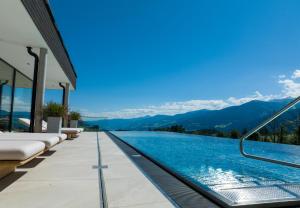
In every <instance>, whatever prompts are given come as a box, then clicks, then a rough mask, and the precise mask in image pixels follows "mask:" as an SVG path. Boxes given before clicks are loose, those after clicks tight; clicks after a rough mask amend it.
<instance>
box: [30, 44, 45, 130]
mask: <svg viewBox="0 0 300 208" xmlns="http://www.w3.org/2000/svg"><path fill="white" fill-rule="evenodd" d="M46 72H47V49H46V48H40V53H39V62H38V72H37V80H36V86H33V87H34V88H35V90H36V98H35V103H34V105H35V111H34V127H33V131H34V132H36V133H40V132H42V123H43V107H44V97H45V85H46Z"/></svg>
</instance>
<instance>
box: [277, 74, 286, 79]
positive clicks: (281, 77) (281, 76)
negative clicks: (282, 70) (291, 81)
mask: <svg viewBox="0 0 300 208" xmlns="http://www.w3.org/2000/svg"><path fill="white" fill-rule="evenodd" d="M278 78H279V79H284V78H286V76H285V75H284V74H281V75H279V76H278Z"/></svg>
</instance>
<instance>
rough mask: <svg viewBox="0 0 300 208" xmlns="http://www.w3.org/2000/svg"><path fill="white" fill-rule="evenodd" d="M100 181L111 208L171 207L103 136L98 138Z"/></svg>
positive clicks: (134, 166)
mask: <svg viewBox="0 0 300 208" xmlns="http://www.w3.org/2000/svg"><path fill="white" fill-rule="evenodd" d="M99 136H100V137H99V138H100V139H99V140H100V152H101V159H102V165H106V166H107V168H104V169H103V178H104V183H105V188H106V194H107V201H108V206H109V207H110V208H122V207H124V208H125V207H133V208H135V207H136V208H148V207H153V208H155V207H157V208H171V207H174V206H173V204H172V203H171V202H170V201H169V200H168V199H167V198H166V197H165V196H164V194H163V193H162V192H160V191H159V190H158V189H157V187H156V186H155V185H154V184H153V183H152V182H151V181H150V180H149V179H148V178H147V177H146V176H145V175H144V174H143V173H142V172H141V171H140V170H139V168H138V167H136V165H135V164H134V163H133V162H132V161H131V160H130V159H129V158H128V157H127V156H126V155H125V154H124V153H123V152H122V150H121V149H120V148H119V147H118V146H117V145H116V144H115V143H114V142H113V141H112V140H111V139H110V138H109V137H108V136H107V135H106V134H105V133H100V134H99Z"/></svg>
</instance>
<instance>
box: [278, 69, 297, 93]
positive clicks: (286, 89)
mask: <svg viewBox="0 0 300 208" xmlns="http://www.w3.org/2000/svg"><path fill="white" fill-rule="evenodd" d="M298 78H300V70H299V69H296V70H295V71H294V72H293V74H292V76H291V77H290V78H287V77H286V76H284V77H282V78H279V81H278V83H279V84H281V85H282V87H283V90H282V94H283V97H293V98H295V97H298V96H300V83H299V82H297V80H298Z"/></svg>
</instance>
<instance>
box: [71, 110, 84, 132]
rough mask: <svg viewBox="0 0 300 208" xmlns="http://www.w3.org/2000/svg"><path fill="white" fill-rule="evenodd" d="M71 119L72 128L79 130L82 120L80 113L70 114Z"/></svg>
mask: <svg viewBox="0 0 300 208" xmlns="http://www.w3.org/2000/svg"><path fill="white" fill-rule="evenodd" d="M69 118H70V127H71V128H77V126H78V121H79V120H80V119H81V115H80V113H79V112H75V111H72V112H70V115H69Z"/></svg>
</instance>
